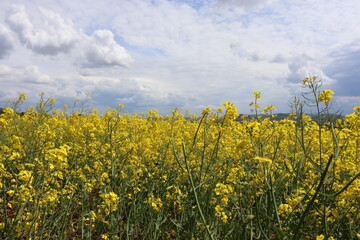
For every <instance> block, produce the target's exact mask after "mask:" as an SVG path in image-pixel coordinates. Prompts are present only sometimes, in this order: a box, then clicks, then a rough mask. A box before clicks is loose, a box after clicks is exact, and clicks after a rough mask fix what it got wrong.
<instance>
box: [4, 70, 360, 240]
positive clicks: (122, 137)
mask: <svg viewBox="0 0 360 240" xmlns="http://www.w3.org/2000/svg"><path fill="white" fill-rule="evenodd" d="M303 84H304V86H305V89H307V90H306V91H308V92H306V93H305V94H304V98H303V100H301V101H300V100H299V101H295V102H294V104H293V110H294V111H293V114H292V115H290V116H289V117H288V118H287V119H284V120H280V121H275V120H272V117H271V115H272V114H271V112H272V111H273V110H275V107H274V106H272V105H270V106H267V107H265V108H261V107H260V103H259V101H260V100H261V94H262V93H260V92H255V93H254V101H253V102H251V103H250V107H251V108H253V109H252V110H253V111H254V113H256V115H255V117H243V118H241V119H240V120H239V119H238V120H237V121H235V119H236V118H237V117H238V112H237V108H236V106H235V105H234V104H232V103H229V102H225V103H223V105H221V107H219V108H218V109H210V108H206V109H204V110H203V111H202V112H201V114H200V115H199V116H196V115H193V114H189V115H186V116H185V115H183V114H180V113H179V111H178V110H177V109H175V110H174V111H172V112H171V114H170V115H168V116H161V115H159V114H157V112H156V111H149V112H148V113H147V114H127V113H122V112H121V106H120V107H119V109H110V108H108V109H107V112H106V113H105V114H101V115H100V114H99V113H98V112H97V111H96V110H94V109H89V111H88V112H87V114H80V113H79V112H77V111H70V112H69V110H66V107H64V109H62V110H54V103H55V99H52V98H46V97H45V95H43V94H41V100H40V102H39V104H38V105H37V106H36V107H34V108H29V109H28V110H26V111H25V112H24V114H22V115H20V114H17V113H16V111H15V110H16V109H17V107H18V106H19V105H20V104H21V103H22V102H24V101H25V98H26V96H25V95H24V94H20V95H19V98H18V99H17V100H15V101H14V102H13V103H12V107H6V108H5V110H4V113H3V114H1V115H0V179H1V181H0V206H1V207H0V238H1V239H316V240H321V239H360V202H359V198H360V178H359V175H360V131H359V129H360V106H355V107H354V112H353V113H351V114H348V115H346V116H345V117H344V118H342V119H337V120H334V119H331V114H330V113H329V109H330V105H331V99H332V95H333V94H334V93H333V92H332V91H331V90H320V85H321V84H320V81H319V80H318V79H317V78H316V77H311V78H306V79H304V80H303ZM304 103H307V104H310V105H313V109H315V113H316V114H317V116H318V118H312V117H310V116H309V115H306V114H305V113H304V112H303V104H304ZM258 111H259V112H260V111H262V112H264V113H267V114H268V115H269V117H267V118H265V117H260V116H257V114H258ZM320 118H322V120H321V121H320Z"/></svg>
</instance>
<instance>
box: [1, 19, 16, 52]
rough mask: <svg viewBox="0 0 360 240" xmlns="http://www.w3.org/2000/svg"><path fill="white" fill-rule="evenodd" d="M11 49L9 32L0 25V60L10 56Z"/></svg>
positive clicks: (11, 42) (11, 40)
mask: <svg viewBox="0 0 360 240" xmlns="http://www.w3.org/2000/svg"><path fill="white" fill-rule="evenodd" d="M13 48H14V47H13V39H12V36H11V32H10V31H9V30H8V29H7V28H6V27H5V26H4V25H2V24H0V59H2V58H5V57H7V56H8V55H10V53H11V51H12V50H13Z"/></svg>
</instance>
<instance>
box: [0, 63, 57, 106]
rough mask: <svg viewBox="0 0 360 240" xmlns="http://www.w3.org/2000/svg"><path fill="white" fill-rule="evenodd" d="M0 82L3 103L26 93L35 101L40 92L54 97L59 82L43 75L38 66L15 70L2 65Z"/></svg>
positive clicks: (0, 65)
mask: <svg viewBox="0 0 360 240" xmlns="http://www.w3.org/2000/svg"><path fill="white" fill-rule="evenodd" d="M0 82H1V89H0V95H1V98H0V99H1V100H2V101H6V100H11V99H14V98H15V97H16V96H17V94H18V93H25V94H27V95H28V96H29V97H30V99H31V98H33V99H34V97H35V96H37V94H39V93H40V92H46V93H48V94H52V95H54V94H56V92H57V90H58V88H57V82H56V81H54V79H52V78H51V77H50V76H49V75H47V74H45V73H42V72H41V70H40V68H39V67H38V66H36V65H30V66H25V67H24V68H13V67H9V66H6V65H2V64H0ZM14 85H15V86H16V87H14Z"/></svg>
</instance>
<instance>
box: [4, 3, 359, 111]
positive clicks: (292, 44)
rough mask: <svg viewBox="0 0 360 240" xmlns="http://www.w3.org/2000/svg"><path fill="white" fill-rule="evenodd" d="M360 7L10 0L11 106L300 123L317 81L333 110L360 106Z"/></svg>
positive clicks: (7, 69) (7, 96)
mask: <svg viewBox="0 0 360 240" xmlns="http://www.w3.org/2000/svg"><path fill="white" fill-rule="evenodd" d="M359 12H360V1H358V0H301V1H300V0H297V1H295V0H289V1H287V0H103V1H94V0H82V1H74V0H61V1H60V0H1V1H0V85H1V87H0V105H4V104H6V102H7V100H14V99H15V98H16V97H17V96H18V94H19V93H25V94H26V95H27V100H26V102H27V104H29V105H35V104H36V103H37V102H38V101H39V98H40V97H39V93H41V92H44V93H45V94H46V95H45V96H46V97H53V98H55V99H56V100H57V103H56V104H57V106H58V107H59V108H60V107H61V106H62V105H63V104H67V105H71V104H72V103H73V101H74V99H85V98H86V96H89V97H88V105H90V106H91V107H94V108H97V109H99V110H100V111H104V110H105V109H106V107H107V106H110V107H112V108H116V107H117V106H118V105H119V104H123V105H125V107H124V111H128V112H131V113H132V112H137V113H139V112H147V111H149V110H154V109H157V110H159V112H160V113H161V114H164V115H165V114H169V113H170V111H171V110H173V109H174V108H175V107H177V108H179V110H180V111H185V110H188V111H190V112H191V113H195V114H198V113H200V112H201V110H202V109H203V108H205V107H212V108H217V107H219V106H221V103H222V102H225V101H229V102H232V103H234V104H236V106H237V108H238V112H239V113H249V110H250V107H249V102H250V101H252V100H253V92H254V91H261V92H262V93H263V95H262V96H263V97H262V98H261V99H260V105H261V106H262V107H266V106H267V105H270V104H272V105H274V106H275V107H276V108H277V110H276V111H275V113H281V112H289V111H290V108H289V102H291V101H292V100H293V98H294V96H300V95H301V93H302V92H304V91H305V92H306V91H307V89H306V88H303V87H302V86H301V80H302V79H304V78H305V77H308V76H313V75H317V76H318V77H319V79H322V84H323V85H322V89H332V90H333V91H334V92H335V94H334V98H333V107H334V109H341V110H342V111H343V112H344V113H345V114H348V113H351V112H353V109H352V108H353V107H354V106H358V105H360V28H359V27H358V25H359V23H360V16H359Z"/></svg>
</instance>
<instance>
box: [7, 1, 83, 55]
mask: <svg viewBox="0 0 360 240" xmlns="http://www.w3.org/2000/svg"><path fill="white" fill-rule="evenodd" d="M38 10H39V11H38V14H39V16H38V17H39V18H38V19H35V18H30V17H29V16H28V14H27V12H26V8H25V6H24V5H14V6H13V8H12V13H11V14H10V15H9V16H8V18H7V19H6V23H7V24H8V25H9V27H10V28H11V30H13V31H14V32H15V33H17V35H18V37H19V40H20V42H21V43H22V44H24V45H25V46H26V47H27V48H29V49H31V50H33V51H34V52H36V53H39V54H43V55H56V54H58V53H62V52H68V51H69V50H70V49H71V48H72V47H73V46H74V45H75V43H76V42H77V41H78V40H79V34H78V32H77V31H76V30H75V29H74V27H73V24H72V23H71V21H66V20H64V19H63V18H62V17H61V16H60V15H59V14H58V13H54V12H52V11H50V10H47V9H45V8H42V7H39V9H38Z"/></svg>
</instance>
